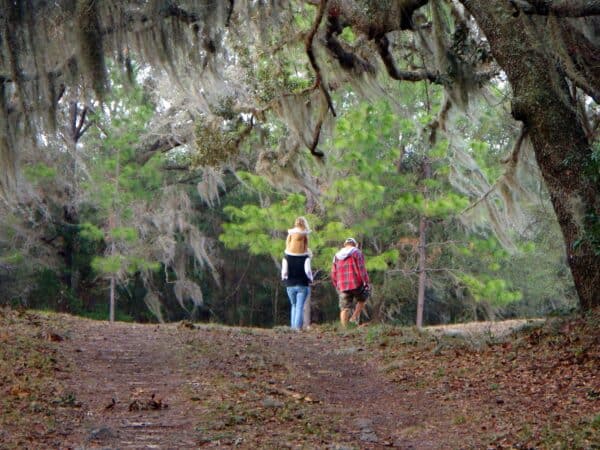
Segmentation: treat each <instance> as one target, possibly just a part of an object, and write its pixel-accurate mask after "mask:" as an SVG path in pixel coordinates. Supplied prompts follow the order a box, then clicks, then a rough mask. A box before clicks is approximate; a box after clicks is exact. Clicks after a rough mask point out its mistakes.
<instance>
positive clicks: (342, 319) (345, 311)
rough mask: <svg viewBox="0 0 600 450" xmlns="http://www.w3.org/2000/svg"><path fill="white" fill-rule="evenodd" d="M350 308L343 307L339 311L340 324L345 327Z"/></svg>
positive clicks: (348, 318)
mask: <svg viewBox="0 0 600 450" xmlns="http://www.w3.org/2000/svg"><path fill="white" fill-rule="evenodd" d="M351 312H352V310H351V309H350V308H344V309H342V310H341V311H340V322H341V323H342V326H343V327H344V328H346V327H347V326H348V321H349V320H350V313H351Z"/></svg>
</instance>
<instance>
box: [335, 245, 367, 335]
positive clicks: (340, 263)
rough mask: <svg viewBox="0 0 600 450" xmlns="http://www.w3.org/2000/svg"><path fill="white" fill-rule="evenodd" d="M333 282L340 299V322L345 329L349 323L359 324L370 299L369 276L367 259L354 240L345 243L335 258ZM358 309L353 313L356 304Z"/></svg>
mask: <svg viewBox="0 0 600 450" xmlns="http://www.w3.org/2000/svg"><path fill="white" fill-rule="evenodd" d="M331 281H332V283H333V286H334V287H335V289H336V290H337V291H338V295H339V299H340V322H341V323H342V326H343V327H346V326H347V325H348V322H353V323H358V321H359V319H360V313H361V312H362V310H363V308H364V307H365V303H366V301H367V298H369V290H370V288H369V274H368V273H367V269H366V267H365V258H364V256H363V254H362V252H361V251H360V250H359V248H358V244H357V242H356V240H355V239H354V238H348V239H346V240H345V241H344V246H343V247H342V249H341V250H340V251H338V252H337V253H336V254H335V256H334V257H333V264H332V266H331ZM355 301H356V308H355V309H354V313H353V314H352V315H351V313H352V308H353V307H354V302H355Z"/></svg>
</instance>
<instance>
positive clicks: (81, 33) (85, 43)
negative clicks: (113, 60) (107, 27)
mask: <svg viewBox="0 0 600 450" xmlns="http://www.w3.org/2000/svg"><path fill="white" fill-rule="evenodd" d="M76 14H77V16H76V17H77V20H76V22H77V25H76V26H77V31H78V37H79V58H80V60H81V61H82V65H83V69H84V71H85V72H86V74H87V76H88V77H89V79H90V80H91V81H92V86H93V89H94V91H95V92H96V95H98V97H100V98H102V97H103V96H104V93H105V91H106V87H107V75H106V62H105V57H104V47H103V36H102V33H101V30H100V20H99V16H98V8H97V1H96V0H78V1H77V12H76Z"/></svg>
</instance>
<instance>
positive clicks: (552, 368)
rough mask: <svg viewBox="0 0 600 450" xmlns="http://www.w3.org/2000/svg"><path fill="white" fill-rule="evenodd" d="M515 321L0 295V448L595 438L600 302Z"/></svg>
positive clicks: (507, 447) (597, 442) (494, 443)
mask: <svg viewBox="0 0 600 450" xmlns="http://www.w3.org/2000/svg"><path fill="white" fill-rule="evenodd" d="M481 325H482V324H478V326H481ZM504 325H506V326H508V325H510V326H512V325H513V324H504ZM521 325H523V326H524V325H527V326H532V327H533V328H531V329H529V330H528V331H524V332H522V333H520V334H517V335H514V336H512V337H510V338H509V339H501V340H497V339H496V338H494V337H493V336H491V335H490V333H489V332H488V331H485V332H484V333H483V334H481V333H479V334H477V333H474V332H473V333H474V334H473V333H471V331H473V330H472V328H473V327H475V325H465V326H461V327H452V329H451V330H450V331H451V332H450V333H449V334H447V333H446V334H438V333H437V332H435V333H430V332H421V331H419V330H416V329H414V328H408V327H391V326H369V327H365V328H358V329H354V330H348V331H340V330H339V329H335V327H333V326H331V325H323V326H317V327H315V328H314V329H313V330H311V331H309V332H302V333H296V332H292V331H290V330H289V329H288V328H279V329H274V330H259V329H249V328H229V327H221V326H206V325H202V326H198V325H196V326H194V325H192V324H187V325H186V324H178V325H177V324H172V325H166V326H165V325H160V326H157V325H137V324H123V323H117V324H114V325H112V326H111V325H108V324H107V323H106V322H95V321H91V320H85V319H81V318H76V317H71V316H65V315H58V314H50V315H38V314H35V313H30V312H26V311H12V310H9V309H4V310H2V309H0V394H1V395H0V450H13V449H19V450H21V449H35V450H37V449H61V450H66V449H81V450H83V449H96V448H102V449H152V448H158V449H197V448H204V447H206V448H248V449H283V448H291V449H336V450H346V449H348V450H349V449H379V448H400V449H414V450H421V449H423V450H429V449H444V450H445V449H464V450H468V449H484V448H485V449H490V450H492V449H493V450H514V449H518V448H531V449H586V450H587V449H592V448H594V449H596V448H600V345H599V344H600V310H599V311H597V312H595V313H594V314H590V315H588V316H587V317H575V318H572V319H569V320H558V321H552V322H548V323H547V324H545V325H543V326H541V325H539V324H536V323H533V322H532V323H531V324H529V323H522V324H521ZM494 326H495V327H500V331H501V329H502V326H503V324H495V325H494ZM457 331H460V333H458V332H457ZM467 331H468V332H467ZM500 334H502V333H500Z"/></svg>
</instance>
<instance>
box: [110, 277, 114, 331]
mask: <svg viewBox="0 0 600 450" xmlns="http://www.w3.org/2000/svg"><path fill="white" fill-rule="evenodd" d="M108 320H109V321H110V323H114V321H115V277H114V276H112V277H110V309H109V313H108Z"/></svg>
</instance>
